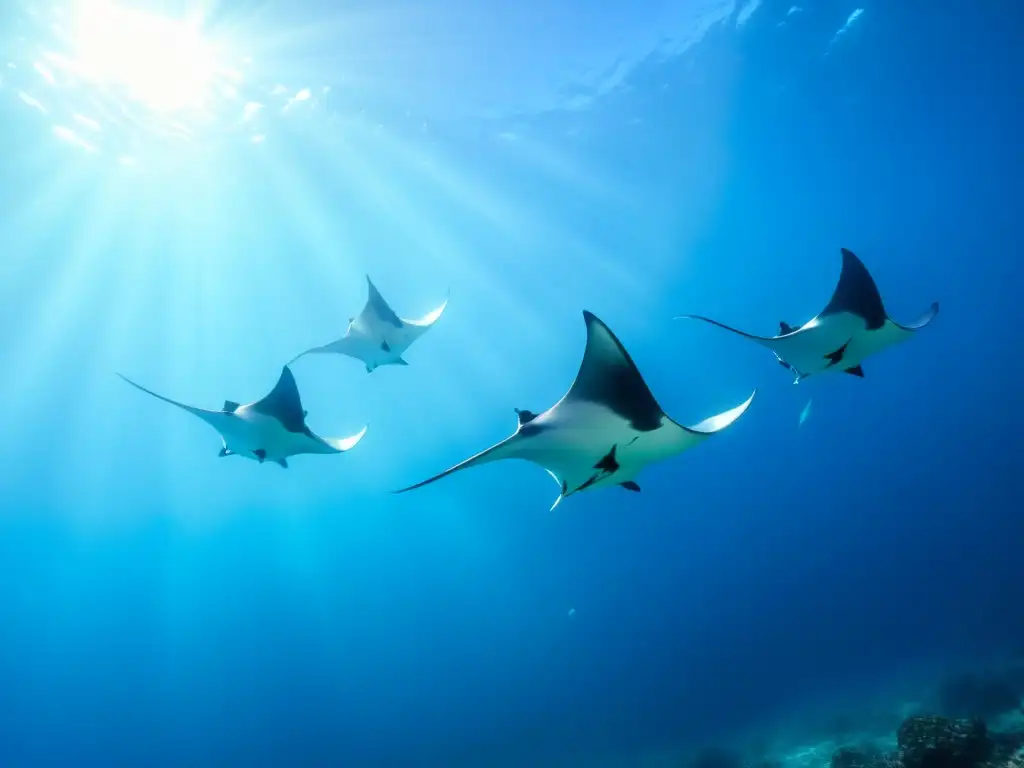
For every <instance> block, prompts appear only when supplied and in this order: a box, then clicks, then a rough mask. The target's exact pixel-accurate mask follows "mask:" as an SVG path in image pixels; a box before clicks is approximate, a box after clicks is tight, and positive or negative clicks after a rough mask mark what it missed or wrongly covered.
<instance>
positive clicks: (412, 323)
mask: <svg viewBox="0 0 1024 768" xmlns="http://www.w3.org/2000/svg"><path fill="white" fill-rule="evenodd" d="M447 306H448V298H447V297H446V298H445V300H444V303H442V304H441V306H439V307H437V309H434V310H432V311H430V312H428V313H427V314H426V315H424V316H423V317H421V318H419V319H418V320H405V319H402V320H401V323H402V326H401V327H400V328H395V329H393V330H392V329H388V334H387V336H388V343H389V344H390V345H391V347H392V348H393V349H395V350H401V351H405V350H406V349H408V348H409V345H411V344H412V343H413V342H414V341H416V339H418V338H419V337H420V336H422V335H423V334H424V333H426V332H427V331H428V330H429V329H430V327H431V326H432V325H433V324H434V323H436V322H437V321H438V320H439V319H440V318H441V315H443V314H444V310H445V308H447Z"/></svg>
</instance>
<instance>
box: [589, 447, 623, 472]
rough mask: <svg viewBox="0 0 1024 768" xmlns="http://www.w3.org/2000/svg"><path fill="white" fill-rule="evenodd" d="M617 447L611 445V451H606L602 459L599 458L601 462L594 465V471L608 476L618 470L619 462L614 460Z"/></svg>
mask: <svg viewBox="0 0 1024 768" xmlns="http://www.w3.org/2000/svg"><path fill="white" fill-rule="evenodd" d="M617 447H618V446H617V445H613V446H612V449H611V450H610V451H608V453H606V454H605V455H604V456H603V457H601V460H600V461H599V462H597V464H595V465H594V469H601V470H604V471H605V472H607V473H608V474H609V475H610V474H611V473H612V472H617V471H618V469H619V462H618V460H617V459H616V458H615V449H616V448H617Z"/></svg>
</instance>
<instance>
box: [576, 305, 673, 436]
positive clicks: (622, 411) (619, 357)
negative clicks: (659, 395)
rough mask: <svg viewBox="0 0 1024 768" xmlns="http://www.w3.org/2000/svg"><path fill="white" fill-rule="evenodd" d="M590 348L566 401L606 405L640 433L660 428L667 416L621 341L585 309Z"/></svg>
mask: <svg viewBox="0 0 1024 768" xmlns="http://www.w3.org/2000/svg"><path fill="white" fill-rule="evenodd" d="M583 317H584V319H585V320H586V323H587V348H586V350H585V351H584V353H583V362H582V363H580V370H579V373H577V374H576V381H574V382H573V384H572V387H571V388H570V389H569V393H568V394H567V395H566V399H570V400H587V401H589V402H592V403H596V404H599V405H603V406H605V407H606V408H608V409H609V410H611V411H612V412H613V413H615V414H616V415H618V416H620V417H621V418H623V419H625V420H626V421H628V422H629V425H630V426H631V427H632V428H633V429H635V430H637V431H638V432H653V431H654V430H656V429H658V428H660V427H661V426H662V424H663V423H664V420H665V413H664V411H662V410H661V406H660V405H658V401H657V400H655V399H654V395H653V394H651V390H650V389H649V388H648V387H647V383H646V382H645V381H644V379H643V376H641V375H640V371H639V370H638V369H637V367H636V364H635V363H634V362H633V358H631V357H630V356H629V353H628V352H627V351H626V348H625V347H623V346H622V342H620V341H619V339H618V338H617V337H616V336H615V334H614V333H612V331H611V329H610V328H608V326H607V325H605V324H604V323H603V322H601V320H599V319H598V318H597V317H596V316H595V315H594V314H592V313H591V312H588V311H586V310H584V312H583Z"/></svg>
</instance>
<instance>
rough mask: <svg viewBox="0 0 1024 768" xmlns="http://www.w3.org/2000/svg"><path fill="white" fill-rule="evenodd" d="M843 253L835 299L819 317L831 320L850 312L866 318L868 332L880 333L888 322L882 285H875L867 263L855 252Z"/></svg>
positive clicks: (833, 294)
mask: <svg viewBox="0 0 1024 768" xmlns="http://www.w3.org/2000/svg"><path fill="white" fill-rule="evenodd" d="M841 251H842V254H843V266H842V269H841V270H840V272H839V282H838V283H837V284H836V289H835V291H833V292H832V298H831V299H830V300H829V302H828V304H827V305H826V306H825V308H824V309H823V310H822V311H821V312H820V313H819V314H818V316H819V317H827V316H829V315H838V314H841V313H843V312H847V313H849V314H851V315H857V316H858V317H862V318H864V323H865V326H866V328H867V330H869V331H877V330H878V329H879V328H881V327H882V326H883V325H885V321H886V320H887V319H888V316H887V315H886V314H885V306H884V305H883V304H882V295H881V294H880V293H879V292H878V286H877V285H875V281H874V278H872V277H871V273H870V272H868V270H867V267H865V266H864V262H862V261H861V260H860V259H859V258H857V256H856V254H854V252H853V251H851V250H849V249H847V248H843V249H841Z"/></svg>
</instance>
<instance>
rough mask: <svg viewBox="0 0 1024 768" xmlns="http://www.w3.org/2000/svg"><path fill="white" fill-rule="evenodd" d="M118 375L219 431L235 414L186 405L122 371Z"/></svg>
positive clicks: (139, 388) (137, 387) (148, 393)
mask: <svg viewBox="0 0 1024 768" xmlns="http://www.w3.org/2000/svg"><path fill="white" fill-rule="evenodd" d="M117 375H118V376H119V377H120V378H121V379H122V380H124V381H126V382H127V383H129V384H131V385H132V386H133V387H135V388H136V389H138V390H140V391H142V392H145V393H146V394H147V395H152V396H153V397H155V398H156V399H157V400H163V401H164V402H165V403H170V404H171V405H173V406H176V407H178V408H181V409H182V410H183V411H188V412H189V413H191V414H192V415H193V416H198V417H199V418H200V419H202V420H203V421H205V422H206V423H207V424H209V425H210V426H211V427H213V428H214V429H216V430H218V431H219V430H220V429H221V427H222V426H223V424H224V422H225V420H226V419H228V418H231V417H232V415H233V414H232V413H230V412H227V411H209V410H207V409H205V408H196V407H195V406H192V405H186V404H185V403H179V402H178V401H177V400H172V399H171V398H169V397H164V396H163V395H160V394H157V393H156V392H154V391H153V390H151V389H146V387H144V386H142V385H141V384H137V383H135V382H134V381H132V380H131V379H129V378H128V377H127V376H124V375H122V374H120V373H119V374H117Z"/></svg>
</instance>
